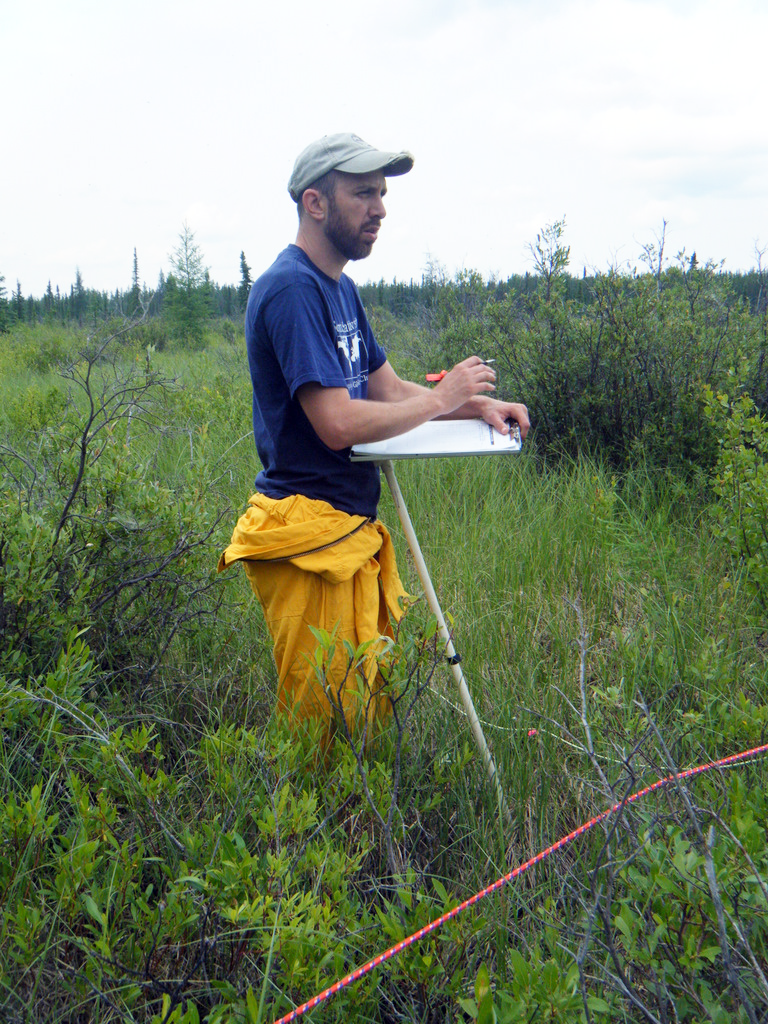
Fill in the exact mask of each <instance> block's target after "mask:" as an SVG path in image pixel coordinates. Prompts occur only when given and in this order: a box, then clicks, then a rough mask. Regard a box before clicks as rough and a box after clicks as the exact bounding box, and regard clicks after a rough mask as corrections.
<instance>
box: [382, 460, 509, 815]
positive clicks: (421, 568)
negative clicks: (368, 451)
mask: <svg viewBox="0 0 768 1024" xmlns="http://www.w3.org/2000/svg"><path fill="white" fill-rule="evenodd" d="M381 467H382V469H383V470H384V476H385V477H386V478H387V483H388V484H389V489H390V491H391V492H392V498H393V500H394V502H395V508H396V509H397V514H398V515H399V516H400V522H401V523H402V526H403V531H404V533H405V536H406V539H407V541H408V545H409V547H410V549H411V551H412V553H413V557H414V559H415V561H416V570H417V572H418V574H419V579H420V580H421V585H422V587H423V588H424V593H425V594H426V597H427V601H428V603H429V607H430V608H431V609H432V611H433V613H434V615H435V618H436V619H437V624H438V627H439V630H440V635H441V636H442V638H443V640H444V641H445V653H446V656H447V658H448V664H449V665H450V666H451V671H452V672H453V675H454V678H455V680H456V683H457V685H458V687H459V695H460V696H461V701H462V703H463V705H464V710H465V711H466V712H467V717H468V718H469V725H470V728H471V729H472V735H473V736H474V737H475V742H476V743H477V745H478V747H479V748H480V753H481V754H482V755H483V761H484V762H485V767H486V769H487V770H488V777H489V778H490V780H491V782H493V783H494V785H495V786H496V795H497V797H498V800H499V806H500V807H501V809H502V811H503V812H504V816H505V818H506V819H507V822H508V823H509V824H511V823H512V814H511V812H510V810H509V805H508V804H507V801H506V799H505V797H504V791H503V790H502V788H501V782H500V780H499V773H498V772H497V771H496V765H495V763H494V760H493V755H492V754H491V751H490V750H489V748H488V743H487V742H486V739H485V735H484V733H483V728H482V726H481V725H480V719H479V718H478V717H477V712H476V711H475V705H474V704H473V703H472V696H471V694H470V692H469V689H468V687H467V684H466V681H465V679H464V673H463V672H462V671H461V665H460V664H459V659H458V656H457V654H456V648H455V647H454V646H453V640H452V639H451V634H450V633H449V632H448V627H447V626H446V624H445V617H444V615H443V611H442V608H441V607H440V602H439V601H438V600H437V594H436V593H435V588H434V587H433V586H432V580H431V579H430V576H429V571H428V569H427V563H426V562H425V561H424V556H423V555H422V553H421V548H420V547H419V542H418V540H417V538H416V532H415V530H414V529H413V523H412V522H411V517H410V515H409V514H408V509H407V508H406V505H405V500H404V498H403V493H402V491H401V490H400V485H399V484H398V482H397V477H396V476H395V468H394V466H393V465H392V461H391V460H390V459H385V460H383V461H382V463H381Z"/></svg>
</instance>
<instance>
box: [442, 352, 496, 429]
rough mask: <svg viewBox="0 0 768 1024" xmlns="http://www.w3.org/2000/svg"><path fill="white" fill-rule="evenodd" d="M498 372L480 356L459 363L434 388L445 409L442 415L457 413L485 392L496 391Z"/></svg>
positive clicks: (470, 357)
mask: <svg viewBox="0 0 768 1024" xmlns="http://www.w3.org/2000/svg"><path fill="white" fill-rule="evenodd" d="M495 381H496V372H495V370H494V369H493V367H491V366H489V365H488V363H486V362H484V361H483V360H482V359H481V358H480V357H479V356H469V358H468V359H464V360H462V362H460V363H457V364H456V365H455V366H454V367H453V369H452V370H450V371H449V372H448V373H446V375H445V376H444V377H443V379H442V380H441V381H440V383H439V384H437V385H436V386H435V388H434V391H433V394H434V395H435V397H436V398H438V399H439V400H440V402H441V403H442V404H443V406H444V408H443V411H442V413H441V414H440V415H442V416H448V415H450V414H451V413H453V412H456V410H457V409H459V408H460V407H461V406H462V405H464V404H465V403H466V402H468V401H469V400H471V399H473V398H475V397H476V396H478V395H480V394H481V393H482V392H483V391H495V390H496V383H495Z"/></svg>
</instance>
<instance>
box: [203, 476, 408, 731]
mask: <svg viewBox="0 0 768 1024" xmlns="http://www.w3.org/2000/svg"><path fill="white" fill-rule="evenodd" d="M234 561H242V562H243V565H244V568H245V572H246V576H247V577H248V580H249V582H250V584H251V587H252V588H253V591H254V593H255V594H256V596H257V597H258V599H259V601H260V603H261V606H262V608H263V609H264V616H265V619H266V622H267V626H268V628H269V631H270V633H271V635H272V639H273V640H274V644H275V648H274V654H275V662H276V664H277V671H278V694H277V710H278V712H279V713H281V714H285V715H287V716H288V717H289V719H290V721H291V722H292V723H293V724H295V725H298V724H299V723H300V722H301V721H303V720H306V719H309V718H320V719H321V720H323V721H325V722H326V723H327V725H328V729H329V731H330V727H331V725H332V723H333V721H334V718H335V715H336V713H337V712H338V713H341V712H343V714H344V716H345V718H346V720H347V724H348V726H349V727H350V729H351V730H352V729H360V728H361V727H362V726H365V727H366V728H367V729H368V731H369V732H370V728H371V726H372V725H373V724H374V723H376V722H380V721H382V720H383V719H384V718H385V717H386V716H387V715H388V714H389V713H390V711H391V703H390V700H389V697H388V696H387V693H386V688H385V687H384V684H383V680H382V678H381V675H379V672H378V666H379V658H380V656H381V654H382V651H383V649H384V647H385V643H384V642H383V641H382V640H381V639H380V638H381V637H385V636H389V637H391V636H392V635H393V634H392V620H394V621H395V622H398V621H399V620H400V618H401V617H402V615H403V613H404V610H405V601H406V600H407V595H406V593H405V591H404V589H403V586H402V583H401V582H400V577H399V575H398V572H397V566H396V563H395V556H394V549H393V547H392V541H391V539H390V537H389V533H388V532H387V529H386V527H385V526H384V525H383V523H381V522H379V521H378V520H377V521H375V522H372V521H371V520H368V519H366V518H365V517H364V516H349V515H347V514H346V513H344V512H340V511H339V510H338V509H335V508H333V507H332V506H331V505H329V504H327V503H326V502H324V501H316V500H313V499H309V498H305V497H304V496H303V495H292V496H291V497H289V498H282V499H274V498H268V497H266V496H265V495H263V494H255V495H253V496H252V497H251V499H250V501H249V508H248V510H247V511H246V512H245V514H244V515H243V516H241V518H240V520H239V521H238V523H237V526H236V527H235V531H234V533H233V536H232V543H231V544H230V545H229V547H228V548H227V549H226V551H225V552H224V553H223V554H222V556H221V558H220V560H219V566H218V567H219V571H221V570H222V569H224V568H226V567H227V566H228V565H231V564H232V562H234ZM311 626H314V627H315V628H316V629H322V630H325V631H326V632H327V633H329V634H332V635H333V637H334V640H333V654H332V656H331V657H330V658H328V657H326V658H324V659H322V658H321V659H320V661H319V662H318V655H317V653H316V652H317V648H318V641H317V639H316V637H315V636H314V635H313V633H312V631H311V629H310V627H311ZM344 641H347V642H348V644H349V645H350V646H351V648H352V650H353V651H355V650H357V649H358V647H359V646H360V645H361V644H363V643H365V642H366V641H372V643H371V645H370V647H368V648H367V649H366V651H365V654H364V655H363V656H362V657H361V658H360V659H359V662H358V663H357V664H355V663H354V662H353V659H352V658H351V656H350V653H349V651H348V649H347V648H346V647H345V645H344Z"/></svg>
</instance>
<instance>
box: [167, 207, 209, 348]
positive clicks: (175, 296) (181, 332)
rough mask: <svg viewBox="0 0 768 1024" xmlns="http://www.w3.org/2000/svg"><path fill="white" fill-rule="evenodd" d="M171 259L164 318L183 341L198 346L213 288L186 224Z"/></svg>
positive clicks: (201, 254) (192, 235)
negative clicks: (166, 318)
mask: <svg viewBox="0 0 768 1024" xmlns="http://www.w3.org/2000/svg"><path fill="white" fill-rule="evenodd" d="M169 258H170V261H171V273H170V274H169V275H168V278H167V280H166V282H165V301H164V306H165V315H166V316H167V317H168V320H169V322H170V324H171V328H172V330H173V332H174V334H175V335H176V337H177V338H178V339H179V340H180V341H182V342H184V343H185V344H187V345H199V344H200V342H201V341H202V338H203V325H204V323H205V320H206V317H207V315H208V313H209V298H210V294H211V290H212V287H211V281H210V277H209V276H208V268H207V267H205V266H204V265H203V253H202V250H201V249H200V246H199V245H197V243H196V242H195V235H194V232H193V231H191V230H190V228H189V225H188V224H187V223H186V222H185V223H184V225H183V227H182V231H181V232H180V234H179V244H178V245H177V246H176V248H175V249H174V250H173V252H172V253H171V255H170V257H169Z"/></svg>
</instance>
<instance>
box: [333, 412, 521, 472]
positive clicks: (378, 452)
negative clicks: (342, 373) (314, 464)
mask: <svg viewBox="0 0 768 1024" xmlns="http://www.w3.org/2000/svg"><path fill="white" fill-rule="evenodd" d="M521 447H522V441H521V439H520V429H519V427H518V426H517V424H516V423H513V424H512V426H511V430H510V432H509V433H508V434H500V433H499V432H498V430H495V429H494V428H493V427H491V426H490V425H489V424H488V423H486V422H485V421H484V420H430V421H429V422H428V423H422V425H421V426H420V427H414V429H413V430H408V431H406V433H404V434H398V435H397V436H396V437H390V438H388V439H387V440H386V441H373V442H371V443H370V444H356V445H355V446H354V447H353V448H352V452H351V454H350V459H351V460H352V461H353V462H382V461H383V460H384V459H436V458H440V457H441V456H442V457H450V456H452V455H503V454H504V453H505V452H519V451H520V448H521Z"/></svg>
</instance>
